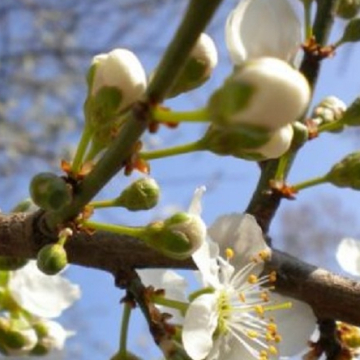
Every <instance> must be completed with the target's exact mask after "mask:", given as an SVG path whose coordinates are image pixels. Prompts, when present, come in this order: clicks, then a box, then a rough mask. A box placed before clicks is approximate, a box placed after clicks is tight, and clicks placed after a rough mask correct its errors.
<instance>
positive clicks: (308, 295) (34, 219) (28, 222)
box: [0, 213, 360, 326]
mask: <svg viewBox="0 0 360 360" xmlns="http://www.w3.org/2000/svg"><path fill="white" fill-rule="evenodd" d="M41 216H42V214H41V213H36V214H33V215H24V214H13V215H0V255H7V256H18V257H25V258H34V257H35V256H36V253H37V251H38V250H39V249H40V248H41V247H42V246H43V245H44V244H46V243H49V242H51V241H53V240H54V236H52V235H51V234H48V235H47V236H46V235H44V234H43V233H42V232H41V229H39V224H41V223H42V222H41ZM66 249H67V252H68V255H69V261H70V262H71V263H73V264H78V265H81V266H85V267H91V268H94V269H100V270H105V271H108V272H110V273H112V274H113V275H114V276H115V277H116V278H119V276H121V275H120V274H121V273H123V274H126V273H127V272H129V270H131V269H133V268H156V267H159V268H162V267H164V268H184V269H194V268H195V265H194V263H193V262H192V261H191V260H186V261H179V260H173V259H170V258H167V257H165V256H162V255H161V254H159V253H157V252H156V251H154V250H152V249H149V248H148V247H147V246H146V245H144V244H143V243H142V242H141V241H139V240H137V239H133V238H129V237H126V236H118V235H114V234H110V233H105V232H97V233H95V234H93V235H88V234H85V233H80V234H78V235H76V236H74V237H73V238H72V239H70V240H69V241H68V242H67V246H66ZM267 269H269V270H270V269H271V270H276V272H277V274H278V276H277V277H278V280H277V283H276V288H277V290H278V291H279V292H281V293H284V294H286V295H289V296H292V297H294V298H297V299H300V300H303V301H305V302H307V303H308V304H310V305H311V306H312V307H313V309H314V311H315V313H316V315H317V316H318V317H319V318H323V319H326V318H335V319H337V320H341V321H345V322H348V323H351V324H354V325H357V326H360V311H359V310H358V304H359V302H360V283H357V282H355V281H352V280H349V279H345V278H343V277H341V276H337V275H334V274H332V273H330V272H328V271H326V270H323V269H320V268H317V267H315V266H312V265H309V264H307V263H305V262H303V261H300V260H298V259H296V258H294V257H292V256H290V255H287V254H285V253H282V252H280V251H276V250H275V251H274V255H273V258H272V260H271V261H270V262H269V263H268V265H267Z"/></svg>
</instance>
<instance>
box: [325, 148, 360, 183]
mask: <svg viewBox="0 0 360 360" xmlns="http://www.w3.org/2000/svg"><path fill="white" fill-rule="evenodd" d="M326 179H327V180H328V181H329V182H330V183H332V184H333V185H335V186H338V187H347V188H352V189H354V190H360V152H355V153H352V154H349V155H347V156H346V157H345V158H343V159H342V160H341V161H340V162H338V163H337V164H335V165H334V166H333V167H332V168H331V170H330V171H329V173H328V174H327V175H326Z"/></svg>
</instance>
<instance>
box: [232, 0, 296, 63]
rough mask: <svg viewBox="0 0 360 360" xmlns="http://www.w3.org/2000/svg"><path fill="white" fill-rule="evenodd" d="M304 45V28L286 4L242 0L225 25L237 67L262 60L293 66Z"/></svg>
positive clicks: (277, 0)
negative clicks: (302, 36)
mask: <svg viewBox="0 0 360 360" xmlns="http://www.w3.org/2000/svg"><path fill="white" fill-rule="evenodd" d="M300 43H301V24H300V22H299V19H298V18H297V16H296V14H295V12H294V10H293V8H292V7H291V5H290V4H289V3H288V1H287V0H242V1H240V2H239V5H238V6H237V7H236V8H235V9H234V10H233V11H232V12H231V13H230V15H229V17H228V19H227V23H226V44H227V47H228V50H229V53H230V57H231V59H232V61H233V62H234V64H235V65H241V64H242V63H243V62H244V61H246V60H249V59H254V58H257V57H262V56H272V57H277V58H280V59H282V60H284V61H287V62H290V61H292V60H293V58H294V56H295V55H296V51H297V49H298V47H299V45H300Z"/></svg>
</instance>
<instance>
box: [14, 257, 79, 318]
mask: <svg viewBox="0 0 360 360" xmlns="http://www.w3.org/2000/svg"><path fill="white" fill-rule="evenodd" d="M8 289H9V290H10V293H11V295H12V297H13V299H14V300H15V301H16V302H17V304H18V305H19V306H21V307H22V308H23V309H25V310H26V311H28V312H29V313H31V314H32V315H35V316H39V317H44V318H54V317H57V316H60V315H61V313H62V311H63V310H65V309H67V308H68V307H70V306H71V305H72V304H73V303H74V302H75V301H76V300H78V299H79V298H80V288H79V286H77V285H74V284H72V283H71V282H70V281H69V280H67V279H65V278H63V277H62V276H61V275H54V276H47V275H45V274H43V273H42V272H41V271H40V270H38V268H37V266H36V263H35V261H30V262H29V263H28V264H27V265H26V266H24V267H22V268H21V269H19V270H16V271H14V272H12V274H11V277H10V279H9V283H8Z"/></svg>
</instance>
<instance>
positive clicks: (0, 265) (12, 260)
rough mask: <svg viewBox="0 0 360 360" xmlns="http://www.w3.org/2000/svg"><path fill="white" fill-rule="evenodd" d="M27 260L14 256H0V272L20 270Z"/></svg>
mask: <svg viewBox="0 0 360 360" xmlns="http://www.w3.org/2000/svg"><path fill="white" fill-rule="evenodd" d="M27 263H28V259H24V258H20V257H14V256H0V271H13V270H17V269H20V268H22V267H23V266H25V265H26V264H27Z"/></svg>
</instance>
